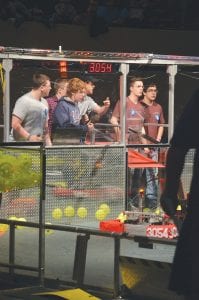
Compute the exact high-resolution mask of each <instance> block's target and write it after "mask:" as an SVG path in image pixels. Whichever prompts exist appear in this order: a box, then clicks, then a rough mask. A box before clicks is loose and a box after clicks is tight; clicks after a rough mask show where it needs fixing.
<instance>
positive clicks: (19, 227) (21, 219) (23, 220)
mask: <svg viewBox="0 0 199 300" xmlns="http://www.w3.org/2000/svg"><path fill="white" fill-rule="evenodd" d="M17 221H21V222H27V221H26V219H25V218H17ZM24 227H25V226H21V225H17V227H16V228H17V229H23V228H24Z"/></svg>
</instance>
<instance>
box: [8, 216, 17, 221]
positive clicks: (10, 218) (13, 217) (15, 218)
mask: <svg viewBox="0 0 199 300" xmlns="http://www.w3.org/2000/svg"><path fill="white" fill-rule="evenodd" d="M8 220H17V217H15V216H10V217H9V218H8Z"/></svg>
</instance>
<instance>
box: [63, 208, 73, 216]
mask: <svg viewBox="0 0 199 300" xmlns="http://www.w3.org/2000/svg"><path fill="white" fill-rule="evenodd" d="M64 215H65V216H66V217H74V215H75V210H74V207H72V206H66V208H65V209H64Z"/></svg>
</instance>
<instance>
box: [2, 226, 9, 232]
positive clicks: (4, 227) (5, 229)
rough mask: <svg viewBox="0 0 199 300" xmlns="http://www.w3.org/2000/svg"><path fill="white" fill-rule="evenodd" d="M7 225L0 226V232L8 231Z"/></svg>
mask: <svg viewBox="0 0 199 300" xmlns="http://www.w3.org/2000/svg"><path fill="white" fill-rule="evenodd" d="M8 227H9V225H8V224H0V232H6V231H8Z"/></svg>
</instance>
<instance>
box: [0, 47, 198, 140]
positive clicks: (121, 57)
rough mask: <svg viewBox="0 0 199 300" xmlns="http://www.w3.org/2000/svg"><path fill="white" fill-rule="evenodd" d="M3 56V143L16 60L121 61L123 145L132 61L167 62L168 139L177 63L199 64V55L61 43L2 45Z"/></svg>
mask: <svg viewBox="0 0 199 300" xmlns="http://www.w3.org/2000/svg"><path fill="white" fill-rule="evenodd" d="M0 59H2V62H3V63H2V66H3V69H4V71H5V79H6V85H5V91H4V101H3V103H4V111H3V112H4V142H7V141H8V138H9V132H10V125H9V124H10V71H11V69H12V65H13V64H12V63H13V60H15V59H18V60H51V61H60V60H63V61H81V62H109V63H118V64H120V71H121V72H122V76H121V80H120V83H121V85H120V86H121V99H123V100H124V101H123V107H122V112H123V119H122V120H123V121H122V125H123V129H122V141H121V142H122V144H124V143H125V135H124V133H125V120H124V119H125V117H124V114H125V105H126V101H125V99H126V88H124V87H126V77H127V74H128V70H129V65H130V64H138V63H139V64H151V65H153V64H156V65H167V73H168V74H169V110H168V115H169V122H168V127H169V128H168V139H170V138H171V136H172V133H173V128H174V90H175V75H176V73H177V66H178V65H199V57H195V56H178V55H160V54H152V53H119V52H93V51H71V50H67V51H65V50H64V51H63V50H62V47H61V46H59V49H58V50H52V49H34V48H32V49H27V48H14V47H3V46H0Z"/></svg>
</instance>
